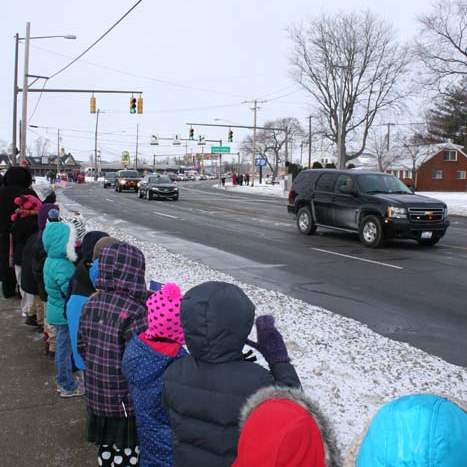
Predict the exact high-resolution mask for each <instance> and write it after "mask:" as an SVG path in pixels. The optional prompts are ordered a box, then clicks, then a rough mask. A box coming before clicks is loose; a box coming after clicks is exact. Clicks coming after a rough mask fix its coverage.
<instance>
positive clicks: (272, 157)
mask: <svg viewBox="0 0 467 467" xmlns="http://www.w3.org/2000/svg"><path fill="white" fill-rule="evenodd" d="M264 127H266V128H274V130H273V129H271V130H259V131H258V132H257V133H256V153H257V154H261V155H263V157H264V158H265V159H266V164H267V165H268V166H269V168H270V169H271V171H272V180H273V181H274V179H275V178H276V177H277V173H278V171H279V165H280V163H281V162H282V161H284V162H285V161H286V160H288V151H289V146H290V143H291V142H292V140H293V139H295V138H297V137H300V136H303V135H304V134H305V132H304V130H303V128H302V126H301V125H300V122H299V121H298V120H297V119H296V118H292V117H287V118H280V119H277V120H272V121H269V122H266V123H265V124H264ZM279 128H280V130H278V129H279ZM241 150H242V152H244V153H245V154H248V155H252V153H253V138H252V137H251V136H250V135H249V136H247V137H246V138H245V139H244V140H243V143H242V146H241Z"/></svg>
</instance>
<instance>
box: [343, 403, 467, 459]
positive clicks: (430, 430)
mask: <svg viewBox="0 0 467 467" xmlns="http://www.w3.org/2000/svg"><path fill="white" fill-rule="evenodd" d="M352 465H355V466H356V467H392V466H397V467H399V466H400V467H402V466H404V467H405V466H407V467H466V466H467V412H466V411H465V410H463V409H462V408H461V407H460V406H459V405H457V404H456V403H454V402H451V401H450V400H448V399H445V398H443V397H439V396H435V395H432V394H416V395H412V396H405V397H400V398H399V399H396V400H394V401H392V402H389V403H388V404H386V405H384V406H383V407H382V408H381V409H380V410H379V411H378V413H377V414H376V415H375V417H374V418H373V420H372V422H371V424H370V427H369V428H368V431H367V433H366V435H365V437H364V438H363V441H362V444H361V446H360V449H359V450H358V454H357V457H356V459H355V464H354V463H352Z"/></svg>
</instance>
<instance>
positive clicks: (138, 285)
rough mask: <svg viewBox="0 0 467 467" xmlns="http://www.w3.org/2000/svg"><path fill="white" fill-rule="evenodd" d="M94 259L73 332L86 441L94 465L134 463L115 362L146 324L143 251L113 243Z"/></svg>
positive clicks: (128, 414) (131, 429) (127, 402)
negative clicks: (91, 287) (92, 280)
mask: <svg viewBox="0 0 467 467" xmlns="http://www.w3.org/2000/svg"><path fill="white" fill-rule="evenodd" d="M102 240H103V239H101V241H102ZM98 260H99V271H98V275H97V281H96V289H97V292H96V293H95V294H94V295H93V296H91V297H90V298H89V300H88V301H87V303H86V305H85V306H84V309H83V311H82V314H81V319H80V323H79V332H78V351H79V353H80V355H81V356H82V357H83V360H84V362H85V364H86V371H85V373H84V381H85V386H86V405H87V409H88V434H87V439H88V441H90V442H93V443H95V444H96V445H98V446H99V451H98V462H99V465H101V466H109V467H110V466H111V465H119V462H121V463H122V464H121V465H136V464H137V462H138V454H139V448H138V438H137V433H136V425H135V417H134V410H133V404H132V402H131V399H130V396H129V391H128V384H127V381H126V379H125V377H124V376H123V374H122V371H121V365H122V362H121V360H122V356H123V352H124V351H125V346H126V344H127V343H128V342H129V341H130V340H131V338H132V337H134V336H137V335H139V334H141V333H142V332H143V331H145V330H146V328H147V317H146V306H145V302H146V298H147V292H146V282H145V277H144V274H145V261H144V255H143V253H142V252H141V251H140V250H138V248H136V247H134V246H132V245H129V244H127V243H123V242H118V243H114V244H112V245H110V246H107V247H106V248H104V249H103V250H102V251H101V253H100V255H99V258H98ZM117 460H118V462H116V461H117Z"/></svg>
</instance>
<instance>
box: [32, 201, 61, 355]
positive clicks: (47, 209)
mask: <svg viewBox="0 0 467 467" xmlns="http://www.w3.org/2000/svg"><path fill="white" fill-rule="evenodd" d="M59 217H60V211H59V207H58V206H57V205H56V204H47V203H46V204H43V205H42V207H41V209H40V210H39V214H38V216H37V225H38V228H39V230H38V232H37V236H36V240H35V242H34V245H33V248H32V252H31V272H32V275H33V278H34V281H35V283H36V286H37V294H38V296H39V299H40V301H41V306H40V308H41V309H43V310H44V316H43V327H44V342H45V354H46V355H47V356H49V358H51V359H53V360H55V336H56V331H55V328H54V326H52V325H51V324H49V323H47V318H46V316H45V307H46V302H47V292H46V290H45V285H44V264H45V260H46V259H47V253H46V252H45V250H44V244H43V242H42V234H43V232H44V229H45V226H46V225H47V223H48V222H58V221H59Z"/></svg>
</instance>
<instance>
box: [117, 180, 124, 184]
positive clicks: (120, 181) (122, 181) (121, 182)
mask: <svg viewBox="0 0 467 467" xmlns="http://www.w3.org/2000/svg"><path fill="white" fill-rule="evenodd" d="M118 183H120V185H125V183H126V180H119V181H118Z"/></svg>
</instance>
